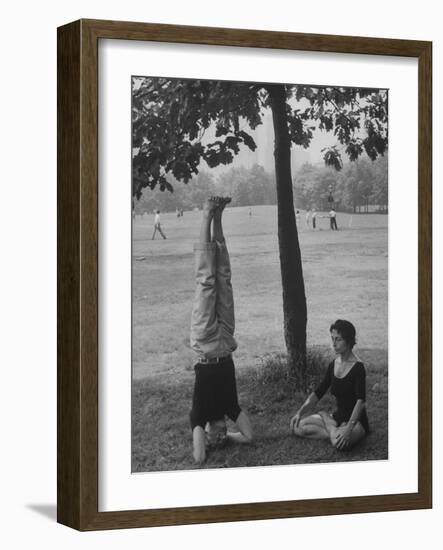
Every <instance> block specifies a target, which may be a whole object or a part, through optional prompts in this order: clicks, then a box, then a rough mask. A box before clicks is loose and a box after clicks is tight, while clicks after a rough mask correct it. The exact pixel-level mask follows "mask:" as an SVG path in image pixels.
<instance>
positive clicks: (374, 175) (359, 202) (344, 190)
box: [294, 156, 388, 213]
mask: <svg viewBox="0 0 443 550" xmlns="http://www.w3.org/2000/svg"><path fill="white" fill-rule="evenodd" d="M329 197H331V198H332V199H333V202H330V199H329ZM294 200H295V204H296V207H297V208H301V209H303V210H304V209H308V208H317V209H319V210H327V209H329V208H330V206H331V205H334V206H335V208H336V209H337V210H342V211H348V212H355V213H356V212H369V211H378V212H385V213H387V211H388V158H387V156H380V157H378V158H377V159H376V160H375V161H371V160H369V159H366V158H360V159H358V160H356V161H354V162H350V163H348V164H345V165H344V166H343V169H342V170H341V171H340V172H337V171H336V170H333V169H332V168H329V167H325V166H321V165H315V166H314V165H312V164H304V165H303V166H302V167H301V168H300V170H298V172H297V173H296V175H295V179H294Z"/></svg>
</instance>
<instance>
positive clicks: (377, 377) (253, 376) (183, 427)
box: [132, 348, 388, 472]
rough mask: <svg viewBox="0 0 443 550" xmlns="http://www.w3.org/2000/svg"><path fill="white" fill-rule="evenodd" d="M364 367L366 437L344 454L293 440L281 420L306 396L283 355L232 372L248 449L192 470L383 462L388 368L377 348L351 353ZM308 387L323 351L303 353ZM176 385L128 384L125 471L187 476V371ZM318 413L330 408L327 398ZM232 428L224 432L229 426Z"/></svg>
mask: <svg viewBox="0 0 443 550" xmlns="http://www.w3.org/2000/svg"><path fill="white" fill-rule="evenodd" d="M359 356H360V357H361V359H362V360H363V361H364V362H365V366H366V372H367V380H366V385H367V386H366V393H367V396H366V401H367V410H368V416H369V422H370V426H371V433H370V434H369V436H368V437H367V438H365V439H364V440H363V441H362V442H361V443H360V444H359V445H357V446H356V447H355V448H354V449H352V450H351V451H348V452H341V451H337V450H336V449H334V448H333V447H332V446H331V445H330V444H329V443H328V442H327V441H312V440H303V439H299V438H296V437H294V436H292V435H291V434H290V431H289V421H290V418H291V416H292V415H293V414H294V413H295V411H296V410H297V408H298V407H299V406H300V405H301V403H302V402H303V401H304V399H305V398H306V394H303V393H302V392H297V391H296V390H295V385H294V381H293V380H292V379H291V376H290V375H289V374H288V372H287V369H286V367H285V361H284V356H281V355H278V356H267V357H264V358H262V359H261V361H260V363H259V364H258V365H256V366H253V367H244V368H242V369H241V370H238V371H237V386H238V393H239V401H240V406H241V407H242V408H243V409H244V410H245V411H247V413H248V415H249V416H250V418H251V422H252V424H253V428H254V433H255V439H254V441H253V443H251V444H249V445H235V444H232V443H228V444H227V445H226V446H225V447H224V448H222V449H217V450H216V451H211V452H210V453H209V454H208V457H207V460H206V462H205V464H204V465H203V466H201V467H198V468H235V467H247V466H275V465H289V464H308V463H325V462H347V461H366V460H385V459H387V458H388V428H387V426H388V368H387V352H386V351H385V350H375V349H371V350H364V349H363V350H359ZM310 358H311V361H310V368H309V372H308V375H309V384H310V386H311V387H314V386H315V384H316V383H317V382H318V381H319V380H320V378H321V376H322V373H323V372H324V370H325V369H326V366H327V364H328V362H329V361H330V351H329V350H327V349H321V348H314V349H311V350H310ZM187 374H188V376H186V377H185V378H180V381H177V382H175V381H168V382H163V381H160V380H159V378H155V379H144V380H138V381H134V382H133V397H132V471H133V472H146V471H165V470H166V471H169V470H191V469H195V468H197V466H196V465H195V464H194V463H193V460H192V437H191V429H190V424H189V410H190V406H191V399H192V391H193V383H194V378H193V373H192V372H189V373H187ZM321 408H322V409H326V410H333V408H334V399H333V398H332V396H330V395H327V396H325V397H324V398H323V399H322V401H321ZM231 428H232V426H231Z"/></svg>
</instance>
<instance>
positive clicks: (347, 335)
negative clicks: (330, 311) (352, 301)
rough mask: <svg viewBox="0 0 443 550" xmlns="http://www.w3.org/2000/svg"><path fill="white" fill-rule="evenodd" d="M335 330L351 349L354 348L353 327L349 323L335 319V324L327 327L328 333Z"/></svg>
mask: <svg viewBox="0 0 443 550" xmlns="http://www.w3.org/2000/svg"><path fill="white" fill-rule="evenodd" d="M333 330H336V331H337V332H338V333H339V334H340V335H341V336H342V338H343V339H344V340H345V342H346V343H347V344H348V346H350V348H351V349H352V348H353V347H354V346H355V327H354V325H353V324H352V323H350V322H349V321H344V320H343V319H337V321H335V323H332V325H331V326H330V327H329V332H332V331H333Z"/></svg>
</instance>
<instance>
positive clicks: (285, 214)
mask: <svg viewBox="0 0 443 550" xmlns="http://www.w3.org/2000/svg"><path fill="white" fill-rule="evenodd" d="M267 89H268V92H269V96H270V99H271V109H272V119H273V123H274V134H275V149H274V157H275V178H276V186H277V211H278V243H279V251H280V268H281V279H282V289H283V315H284V335H285V343H286V348H287V351H288V360H289V368H290V369H291V372H292V373H293V374H294V375H295V377H296V380H297V383H298V385H299V387H301V388H302V389H306V323H307V309H306V295H305V284H304V280H303V270H302V263H301V254H300V246H299V242H298V233H297V224H296V218H295V212H294V198H293V192H292V177H291V141H290V138H289V132H288V123H287V118H286V91H285V87H284V85H283V84H276V85H269V87H267Z"/></svg>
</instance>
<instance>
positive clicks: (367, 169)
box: [134, 156, 388, 214]
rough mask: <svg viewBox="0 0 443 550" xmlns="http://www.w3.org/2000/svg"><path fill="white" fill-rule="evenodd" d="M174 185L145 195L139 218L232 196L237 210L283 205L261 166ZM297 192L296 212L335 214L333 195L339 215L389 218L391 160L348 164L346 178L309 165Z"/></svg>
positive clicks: (296, 182) (138, 206) (296, 183)
mask: <svg viewBox="0 0 443 550" xmlns="http://www.w3.org/2000/svg"><path fill="white" fill-rule="evenodd" d="M169 179H171V182H170V183H171V185H172V188H173V192H171V191H169V190H168V189H165V190H164V191H161V190H160V188H159V187H156V188H155V189H150V188H149V187H148V188H146V189H144V190H143V192H142V194H141V197H140V199H139V200H138V201H137V200H135V201H134V209H135V213H136V214H142V213H143V212H152V211H153V210H156V209H159V210H161V211H162V212H173V211H175V210H176V209H177V208H178V209H183V210H193V209H194V208H201V207H202V205H203V202H204V201H205V199H206V197H207V196H208V195H229V196H231V197H232V206H253V205H262V204H277V196H276V187H275V180H274V176H273V175H272V174H270V173H269V172H266V171H265V169H264V168H263V167H262V166H259V165H257V164H255V165H254V166H252V168H245V167H240V168H230V169H229V170H227V171H225V172H222V173H221V174H219V175H218V177H214V175H213V173H210V172H205V171H200V172H199V173H198V175H196V176H195V177H193V178H192V179H191V180H190V181H189V182H188V183H187V184H185V185H176V183H177V182H175V181H174V180H173V178H172V177H169ZM293 188H294V202H295V206H296V208H300V209H302V210H305V209H308V208H317V209H319V210H327V209H329V208H330V206H331V204H332V203H331V202H330V201H329V200H328V199H329V196H330V195H331V196H332V198H333V200H334V202H333V205H334V206H335V208H336V209H337V210H341V211H348V212H368V211H374V210H376V211H379V212H387V210H388V159H387V156H383V157H378V158H377V159H376V160H375V161H371V160H369V159H365V158H360V159H358V160H357V161H354V162H350V163H347V164H344V166H343V169H342V170H341V171H340V172H337V171H336V170H335V169H333V168H332V167H328V166H324V165H323V164H316V165H313V164H309V163H307V164H304V165H303V166H302V167H301V168H300V169H299V170H298V171H297V172H296V174H295V178H294V183H293Z"/></svg>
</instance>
